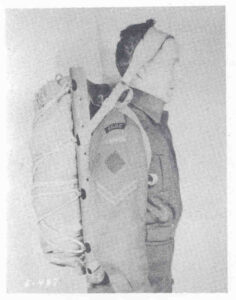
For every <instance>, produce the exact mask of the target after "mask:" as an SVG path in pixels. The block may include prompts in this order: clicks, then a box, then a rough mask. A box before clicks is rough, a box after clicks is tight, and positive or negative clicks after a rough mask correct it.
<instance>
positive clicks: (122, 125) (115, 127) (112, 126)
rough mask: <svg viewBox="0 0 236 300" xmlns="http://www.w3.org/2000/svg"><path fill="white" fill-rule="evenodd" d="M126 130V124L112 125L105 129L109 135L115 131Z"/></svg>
mask: <svg viewBox="0 0 236 300" xmlns="http://www.w3.org/2000/svg"><path fill="white" fill-rule="evenodd" d="M124 128H125V123H112V124H110V125H109V126H107V127H106V128H105V132H106V133H108V132H110V131H112V130H115V129H124Z"/></svg>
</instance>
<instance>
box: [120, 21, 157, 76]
mask: <svg viewBox="0 0 236 300" xmlns="http://www.w3.org/2000/svg"><path fill="white" fill-rule="evenodd" d="M154 24H155V21H154V20H153V19H149V20H147V21H146V22H145V23H140V24H134V25H130V26H128V27H127V28H126V29H124V30H122V31H121V33H120V41H119V42H118V44H117V47H116V66H117V69H118V71H119V73H120V75H121V76H123V75H124V73H125V72H126V70H127V68H128V67H129V63H130V61H131V59H132V56H133V53H134V50H135V48H136V46H137V45H138V43H139V41H140V40H141V39H142V38H143V37H144V35H145V33H146V32H147V31H148V29H149V28H150V27H152V26H153V25H154Z"/></svg>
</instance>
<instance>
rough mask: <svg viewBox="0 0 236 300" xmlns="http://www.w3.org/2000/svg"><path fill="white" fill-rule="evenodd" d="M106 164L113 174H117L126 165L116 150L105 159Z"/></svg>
mask: <svg viewBox="0 0 236 300" xmlns="http://www.w3.org/2000/svg"><path fill="white" fill-rule="evenodd" d="M105 164H106V166H107V168H108V169H109V170H110V171H111V172H112V173H113V174H116V173H117V172H118V171H119V170H121V169H122V167H123V166H124V165H125V161H124V160H123V159H122V157H121V156H120V155H119V153H118V152H116V151H115V152H113V153H112V154H110V155H109V156H108V158H107V159H106V160H105Z"/></svg>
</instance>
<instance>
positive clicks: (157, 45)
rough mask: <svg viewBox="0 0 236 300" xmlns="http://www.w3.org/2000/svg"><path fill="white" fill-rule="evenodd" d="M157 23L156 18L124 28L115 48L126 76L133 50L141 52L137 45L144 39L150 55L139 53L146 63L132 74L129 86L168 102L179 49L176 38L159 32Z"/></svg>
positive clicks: (122, 73) (118, 60) (145, 47)
mask: <svg viewBox="0 0 236 300" xmlns="http://www.w3.org/2000/svg"><path fill="white" fill-rule="evenodd" d="M154 24H155V22H154V20H152V19H150V20H147V22H146V23H141V24H135V25H131V26H128V27H127V28H126V29H125V30H123V31H121V33H120V37H121V39H120V41H119V42H118V44H117V49H116V66H117V68H118V71H119V73H120V75H121V76H123V75H124V74H125V73H126V71H127V69H128V67H129V65H130V63H131V62H132V59H133V57H134V53H137V51H138V50H136V49H138V48H136V47H137V46H138V44H139V43H140V42H142V43H143V49H145V51H146V52H147V55H145V54H144V53H142V52H140V54H139V55H141V56H143V57H142V58H141V60H142V61H143V63H142V65H141V67H139V68H138V71H137V72H136V74H135V76H134V77H132V80H131V82H130V86H131V87H134V88H137V89H139V90H142V91H144V92H146V93H149V94H151V95H154V96H156V97H157V98H159V99H161V100H163V101H165V102H168V101H169V98H170V96H171V92H172V90H173V88H174V78H173V76H174V66H175V63H176V61H177V60H178V51H177V46H176V43H175V40H174V38H173V37H172V36H170V35H167V34H164V33H162V32H160V31H158V30H157V29H156V28H155V27H154ZM139 50H140V49H139ZM135 51H136V52H135ZM150 55H151V56H150ZM136 59H137V57H136Z"/></svg>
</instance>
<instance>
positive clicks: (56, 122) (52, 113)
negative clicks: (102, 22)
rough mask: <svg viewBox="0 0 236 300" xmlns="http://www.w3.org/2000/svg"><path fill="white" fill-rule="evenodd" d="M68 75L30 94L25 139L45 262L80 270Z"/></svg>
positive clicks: (78, 209)
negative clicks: (31, 103) (31, 118)
mask: <svg viewBox="0 0 236 300" xmlns="http://www.w3.org/2000/svg"><path fill="white" fill-rule="evenodd" d="M69 86H70V80H69V78H60V82H59V80H54V81H50V82H48V83H47V84H46V85H45V86H43V87H42V88H41V89H40V91H39V93H38V94H37V96H36V101H35V111H36V115H35V119H34V124H33V134H32V140H31V153H32V159H33V187H32V201H33V207H34V210H35V213H36V216H37V219H38V225H39V231H40V237H41V245H42V249H43V251H44V253H45V255H46V257H47V258H48V260H49V262H50V263H53V264H57V265H62V266H70V267H76V268H78V272H81V273H84V271H83V270H84V267H83V265H84V245H83V243H82V227H81V214H80V204H79V194H78V178H77V177H78V176H77V168H76V149H75V147H76V145H75V139H74V136H73V121H72V114H71V97H70V95H69V94H68V91H69Z"/></svg>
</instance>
